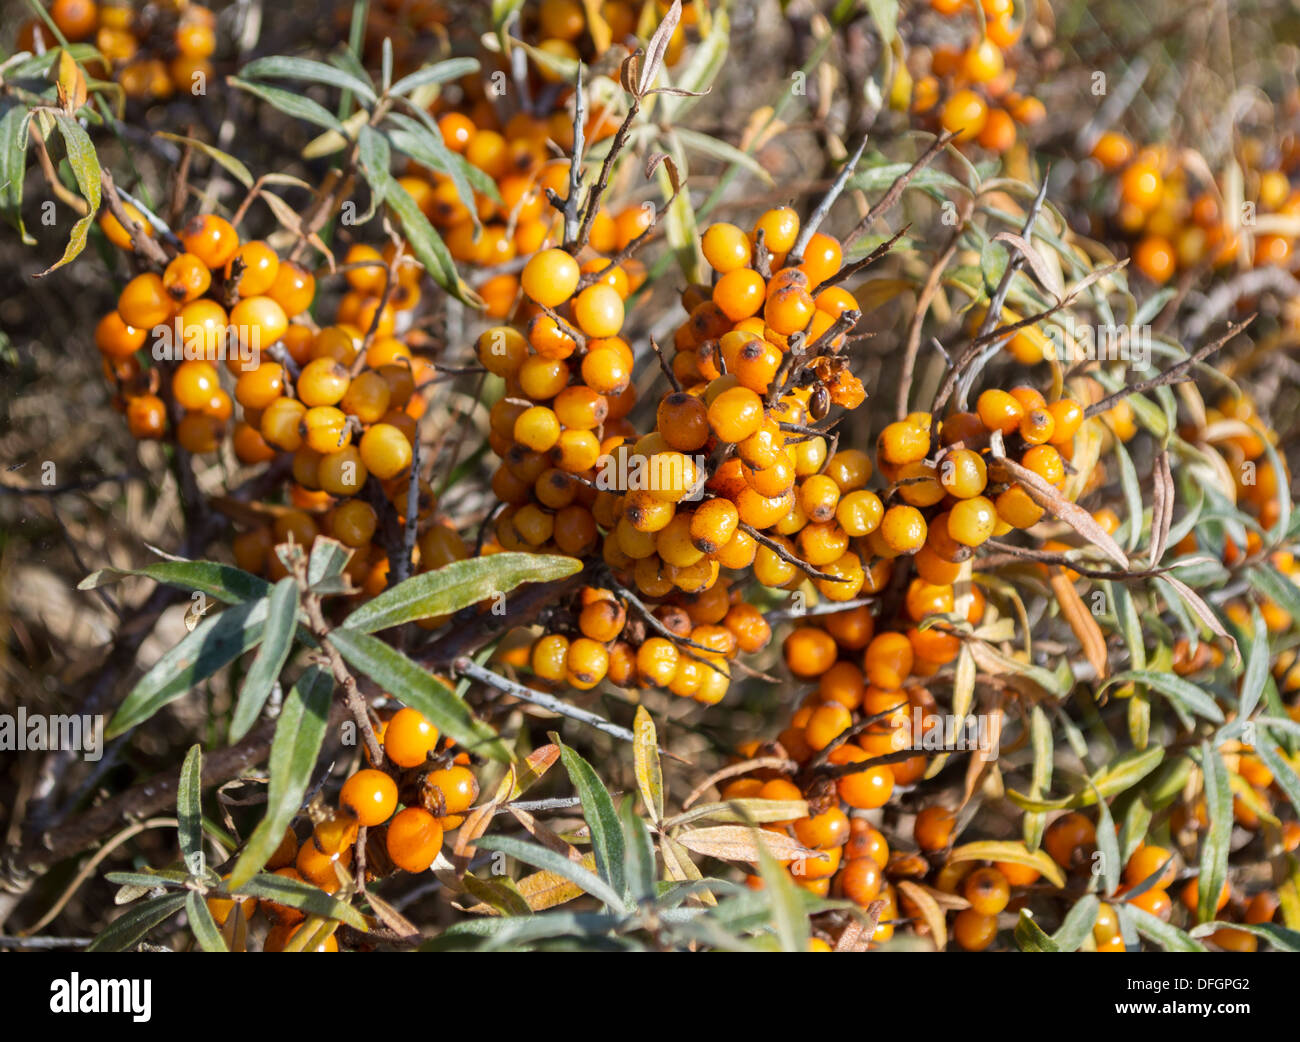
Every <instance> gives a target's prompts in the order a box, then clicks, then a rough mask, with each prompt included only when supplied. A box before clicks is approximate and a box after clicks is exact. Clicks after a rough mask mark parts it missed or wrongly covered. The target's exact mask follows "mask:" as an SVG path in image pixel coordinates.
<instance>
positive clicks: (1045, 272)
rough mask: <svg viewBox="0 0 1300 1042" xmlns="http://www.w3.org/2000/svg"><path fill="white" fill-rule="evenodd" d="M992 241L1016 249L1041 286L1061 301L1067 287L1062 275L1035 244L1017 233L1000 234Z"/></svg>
mask: <svg viewBox="0 0 1300 1042" xmlns="http://www.w3.org/2000/svg"><path fill="white" fill-rule="evenodd" d="M991 241H992V242H1005V243H1006V244H1007V245H1008V246H1012V247H1014V248H1015V250H1016V252H1018V253H1019V254H1020V255H1021V256H1022V257H1024V258H1025V263H1026V264H1028V265H1029V267H1030V269H1031V270H1032V271H1033V273H1034V278H1036V279H1037V280H1038V283H1039V285H1041V286H1042V287H1043V288H1044V289H1045V290H1047V292H1048V293H1050V294H1051V295H1052V296H1053V297H1055V298H1056V299H1057V300H1058V301H1059V300H1060V299H1061V296H1062V294H1063V293H1064V292H1065V287H1064V286H1062V285H1061V276H1060V273H1059V272H1057V271H1056V269H1054V268H1053V267H1052V266H1051V265H1049V264H1048V263H1047V261H1046V260H1045V259H1044V258H1043V255H1042V254H1041V253H1039V252H1038V249H1037V248H1036V247H1035V246H1034V245H1033V243H1031V242H1029V241H1028V240H1027V239H1025V238H1024V237H1023V236H1021V235H1017V234H1016V233H1015V232H1008V231H1001V232H998V233H997V234H996V235H995V236H993V238H992V240H991Z"/></svg>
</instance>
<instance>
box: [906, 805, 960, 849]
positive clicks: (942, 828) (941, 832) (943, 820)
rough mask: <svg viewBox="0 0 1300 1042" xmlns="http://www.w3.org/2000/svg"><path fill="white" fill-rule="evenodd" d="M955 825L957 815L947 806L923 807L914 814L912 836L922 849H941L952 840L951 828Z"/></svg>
mask: <svg viewBox="0 0 1300 1042" xmlns="http://www.w3.org/2000/svg"><path fill="white" fill-rule="evenodd" d="M956 825H957V815H956V814H954V813H953V812H952V811H950V810H949V809H948V808H947V807H941V806H938V805H934V806H930V807H924V808H922V809H921V811H920V813H919V814H917V816H916V822H915V824H914V825H913V826H912V838H913V839H915V840H916V845H917V846H918V847H920V848H921V849H922V850H926V851H930V852H934V851H936V850H943V849H944V847H946V846H948V844H950V843H951V842H952V834H953V829H954V828H955V827H956Z"/></svg>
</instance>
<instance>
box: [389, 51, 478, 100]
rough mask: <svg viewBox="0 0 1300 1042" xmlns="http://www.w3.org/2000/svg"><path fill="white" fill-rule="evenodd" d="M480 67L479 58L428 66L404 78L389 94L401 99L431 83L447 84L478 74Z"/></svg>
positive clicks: (461, 59) (460, 59) (455, 59)
mask: <svg viewBox="0 0 1300 1042" xmlns="http://www.w3.org/2000/svg"><path fill="white" fill-rule="evenodd" d="M478 67H479V63H478V59H477V58H449V59H448V60H447V61H441V62H434V63H433V64H432V65H426V66H424V68H422V69H416V70H415V72H413V73H410V74H409V75H407V76H403V77H402V78H401V79H400V80H398V81H397V82H396V83H394V84H393V85H392V86H391V87H389V88H388V93H389V94H394V95H397V96H399V97H400V96H401V95H403V94H410V93H411V91H413V90H415V89H416V88H417V87H425V86H428V85H429V84H431V83H446V82H447V81H448V80H458V79H460V78H461V77H462V76H468V75H469V74H470V73H472V72H477V71H478Z"/></svg>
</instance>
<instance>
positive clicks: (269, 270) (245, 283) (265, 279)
mask: <svg viewBox="0 0 1300 1042" xmlns="http://www.w3.org/2000/svg"><path fill="white" fill-rule="evenodd" d="M279 271H280V258H279V257H278V256H277V255H276V252H275V251H274V250H273V249H271V247H270V246H268V245H267V244H266V243H264V242H262V241H261V240H259V239H254V240H253V241H251V242H246V243H244V244H243V245H242V246H240V247H239V249H237V250H235V252H234V253H233V254H231V256H230V259H229V260H228V261H226V266H225V268H224V269H223V273H224V275H225V277H226V280H227V282H229V280H231V279H237V281H236V282H235V290H236V292H237V293H238V294H239V295H240V296H241V297H256V296H259V295H261V294H264V293H266V292H267V291H268V290H270V288H271V287H272V286H273V285H274V284H275V277H276V275H277V274H279ZM236 272H238V275H236Z"/></svg>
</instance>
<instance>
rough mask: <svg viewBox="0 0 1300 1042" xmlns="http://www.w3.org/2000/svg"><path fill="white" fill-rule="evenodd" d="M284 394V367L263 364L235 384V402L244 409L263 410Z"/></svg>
mask: <svg viewBox="0 0 1300 1042" xmlns="http://www.w3.org/2000/svg"><path fill="white" fill-rule="evenodd" d="M283 394H284V366H282V365H280V364H279V363H277V362H263V363H262V364H261V365H259V366H258V367H257V368H256V369H250V370H249V371H248V372H246V373H244V374H243V375H242V376H241V377H240V378H239V380H238V381H237V382H236V383H235V400H236V401H237V402H239V404H240V405H242V406H243V407H244V408H245V409H265V408H266V407H267V406H268V405H270V404H271V403H272V402H273V401H275V400H276V399H277V398H279V397H280V396H281V395H283Z"/></svg>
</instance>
